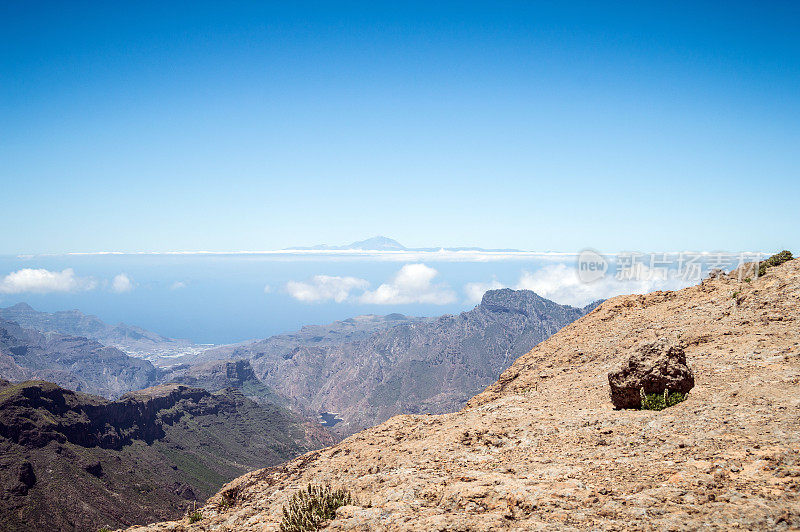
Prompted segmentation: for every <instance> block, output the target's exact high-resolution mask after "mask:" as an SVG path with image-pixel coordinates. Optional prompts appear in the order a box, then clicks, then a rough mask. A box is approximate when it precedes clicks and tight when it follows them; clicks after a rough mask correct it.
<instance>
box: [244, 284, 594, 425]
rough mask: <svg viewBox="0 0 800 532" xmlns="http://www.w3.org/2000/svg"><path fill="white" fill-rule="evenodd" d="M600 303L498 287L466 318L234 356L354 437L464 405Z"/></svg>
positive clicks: (404, 322)
mask: <svg viewBox="0 0 800 532" xmlns="http://www.w3.org/2000/svg"><path fill="white" fill-rule="evenodd" d="M591 308H594V307H593V306H590V307H587V308H586V309H578V308H574V307H569V306H564V305H559V304H557V303H554V302H552V301H550V300H547V299H544V298H542V297H540V296H538V295H536V294H535V293H533V292H531V291H529V290H509V289H504V290H492V291H489V292H487V293H486V294H485V295H484V297H483V301H482V302H481V304H480V305H478V306H477V307H475V308H474V309H473V310H471V311H469V312H463V313H461V314H459V315H457V316H450V315H448V316H442V317H439V318H434V319H419V318H416V319H411V318H406V317H405V316H400V315H392V316H387V317H385V318H384V320H383V322H384V323H383V324H381V325H380V326H378V327H376V328H375V329H374V330H373V331H372V332H368V331H369V328H368V327H365V326H364V325H360V326H359V327H355V324H354V330H353V332H352V333H351V334H350V335H349V337H347V336H343V335H342V334H341V333H340V332H339V330H338V329H335V331H336V334H328V335H325V334H323V331H320V332H319V333H318V334H317V338H318V341H311V342H310V341H309V335H308V334H304V335H302V336H301V338H292V337H286V336H282V337H275V338H270V339H267V340H264V341H262V342H257V343H255V344H251V345H249V346H242V347H239V348H237V349H235V350H234V351H233V352H232V354H233V355H235V356H237V357H249V358H250V359H251V364H252V366H253V369H254V370H255V373H256V375H257V376H258V377H259V378H260V379H261V380H262V381H263V382H264V383H265V384H266V385H267V386H269V387H270V388H272V389H274V390H275V391H276V392H277V393H278V394H280V395H282V396H284V397H286V398H288V399H289V401H290V404H291V406H292V407H293V408H297V409H298V410H301V411H303V412H306V413H308V414H310V415H314V414H320V413H331V415H332V414H336V419H337V420H338V419H340V420H341V422H340V423H338V424H336V425H335V426H334V427H333V429H332V430H334V431H335V432H337V434H340V435H350V434H352V433H354V432H357V431H359V430H361V429H363V428H366V427H369V426H373V425H375V424H377V423H380V422H382V421H385V420H386V419H388V418H390V417H391V416H393V415H396V414H401V413H432V414H437V413H443V412H452V411H455V410H458V409H459V408H461V407H462V406H464V404H465V403H466V401H467V400H468V399H469V398H470V397H472V396H473V395H474V394H476V393H478V392H479V391H480V390H482V389H483V388H485V387H486V386H487V385H489V384H491V383H492V382H494V381H495V380H496V379H497V377H498V375H500V372H502V371H503V370H504V369H506V368H507V367H508V366H509V365H510V364H511V362H513V361H514V359H516V358H517V357H518V356H520V355H521V354H523V353H525V352H527V351H528V350H530V349H531V347H533V346H534V345H536V344H537V343H539V342H541V341H542V340H544V339H545V338H547V337H549V336H550V335H552V334H553V333H555V332H556V331H558V330H559V329H561V328H562V327H563V326H565V325H567V324H568V323H571V322H573V321H575V320H576V319H578V318H580V317H581V316H583V315H584V314H585V313H586V311H588V310H590V309H591ZM389 318H392V319H391V320H389ZM392 322H394V324H393V325H392ZM371 323H376V320H374V319H372V320H371ZM304 331H305V329H304ZM297 340H300V341H297ZM329 417H331V416H329Z"/></svg>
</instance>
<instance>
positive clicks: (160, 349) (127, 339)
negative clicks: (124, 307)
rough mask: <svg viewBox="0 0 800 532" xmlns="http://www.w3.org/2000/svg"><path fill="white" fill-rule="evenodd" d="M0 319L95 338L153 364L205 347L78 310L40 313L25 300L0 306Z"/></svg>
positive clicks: (40, 328) (42, 330)
mask: <svg viewBox="0 0 800 532" xmlns="http://www.w3.org/2000/svg"><path fill="white" fill-rule="evenodd" d="M0 318H2V319H4V320H8V321H13V322H16V323H18V324H19V325H21V326H22V327H25V328H26V329H33V330H35V331H39V332H42V333H50V332H55V333H59V334H63V335H67V336H79V337H83V338H89V339H92V340H96V341H98V342H100V343H101V344H103V345H104V346H108V347H116V348H117V349H119V350H121V351H124V352H125V353H126V354H128V355H132V356H136V357H139V358H146V359H148V360H151V362H154V363H158V362H159V361H160V360H161V358H162V357H164V356H166V357H167V358H169V357H171V356H176V355H179V354H182V353H185V354H191V353H199V352H202V351H203V350H205V347H202V346H196V345H194V344H193V343H192V342H190V341H189V340H176V339H174V338H167V337H166V336H162V335H160V334H158V333H154V332H152V331H148V330H146V329H142V328H141V327H136V326H134V325H127V324H125V323H118V324H117V325H109V324H107V323H105V322H103V321H102V320H101V319H100V318H98V317H97V316H92V315H91V314H84V313H83V312H81V311H79V310H63V311H59V312H40V311H37V310H35V309H34V308H33V307H31V306H30V305H28V304H27V303H18V304H16V305H13V306H11V307H6V308H0Z"/></svg>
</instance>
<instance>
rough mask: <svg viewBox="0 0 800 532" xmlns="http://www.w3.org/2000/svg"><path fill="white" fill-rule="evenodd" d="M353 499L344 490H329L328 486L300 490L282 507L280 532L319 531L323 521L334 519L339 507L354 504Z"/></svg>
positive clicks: (310, 486)
mask: <svg viewBox="0 0 800 532" xmlns="http://www.w3.org/2000/svg"><path fill="white" fill-rule="evenodd" d="M354 503H355V499H353V496H352V495H350V492H348V491H347V490H344V489H337V490H334V489H331V487H330V486H328V485H323V486H312V485H311V484H309V485H308V487H306V489H301V490H300V491H298V492H297V493H295V494H294V495H292V497H291V498H290V499H289V503H288V504H287V505H286V506H284V507H283V520H281V528H280V530H281V532H305V531H308V530H319V529H320V528H322V525H323V524H324V523H325V521H329V520H331V519H333V518H334V517H336V509H337V508H339V507H340V506H347V505H349V504H354Z"/></svg>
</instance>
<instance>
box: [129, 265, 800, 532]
mask: <svg viewBox="0 0 800 532" xmlns="http://www.w3.org/2000/svg"><path fill="white" fill-rule="evenodd" d="M662 338H667V339H670V341H675V342H679V343H680V345H681V346H682V348H683V349H684V350H685V354H686V356H687V359H688V362H689V365H690V367H692V369H693V372H694V375H695V387H694V388H693V389H692V391H691V392H690V393H689V396H688V398H687V399H686V400H685V401H684V402H681V403H679V404H677V405H675V406H672V407H670V408H667V409H666V410H662V411H646V410H645V411H640V410H614V408H613V406H612V403H611V401H610V397H609V381H608V373H609V372H610V371H612V370H614V369H616V368H617V367H618V366H619V365H620V364H621V363H623V362H624V361H627V360H628V359H629V357H630V355H631V354H632V353H635V352H636V351H637V349H639V348H640V346H641V345H643V343H650V342H654V341H656V340H659V339H662ZM798 383H800V260H793V261H790V262H786V263H784V264H782V265H779V266H774V267H772V268H770V269H768V270H767V271H766V273H765V274H764V275H763V276H759V277H758V278H756V277H755V276H752V277H751V276H750V275H742V276H740V275H738V272H733V273H732V274H730V275H725V274H722V275H717V276H715V277H714V278H709V279H707V280H705V281H703V282H702V283H701V284H699V285H697V286H693V287H690V288H686V289H684V290H680V291H677V292H653V293H651V294H647V295H630V296H619V297H615V298H612V299H610V300H608V301H605V302H603V304H602V305H601V306H600V307H599V308H598V309H596V310H595V311H593V312H591V313H589V314H588V315H586V316H584V317H583V318H581V319H580V320H578V321H577V322H575V323H572V324H571V325H568V326H566V327H564V328H563V329H562V330H561V331H559V332H558V333H556V334H555V335H554V336H552V337H550V338H549V339H547V340H545V341H544V342H542V343H540V344H538V345H537V346H536V347H535V348H534V349H532V350H531V351H530V352H529V353H527V354H524V355H523V356H521V357H520V358H519V359H517V361H516V362H515V363H514V364H513V365H512V366H511V367H510V368H508V369H507V370H506V371H504V372H503V374H502V375H501V376H500V378H499V379H498V380H497V381H496V382H495V383H494V384H493V385H491V386H490V387H489V388H488V389H487V390H485V391H484V392H482V393H481V394H479V395H478V396H476V397H475V398H473V399H472V400H471V401H470V402H469V404H468V405H467V407H466V408H464V409H462V410H461V411H459V412H456V413H451V414H445V415H439V416H428V415H403V416H397V417H394V418H392V419H391V420H389V421H387V422H385V423H383V424H381V425H379V426H376V427H373V428H371V429H368V430H365V431H363V432H361V433H359V434H357V435H355V436H352V437H350V438H348V439H347V440H345V441H343V442H341V443H339V444H338V445H335V446H333V447H329V448H326V449H323V450H320V451H317V452H314V453H310V454H306V455H304V456H302V457H300V458H297V459H295V460H292V461H291V462H289V463H287V464H284V465H282V466H278V467H274V468H270V469H263V470H260V471H255V472H252V473H249V474H247V475H245V476H243V477H241V478H239V479H237V480H236V481H234V482H232V483H231V484H229V485H227V486H226V487H225V488H223V491H222V492H221V493H220V494H218V495H216V496H214V497H212V498H211V499H210V500H209V501H208V503H207V504H206V505H205V506H204V507H203V508H201V509H200V512H201V514H200V515H202V519H201V520H200V521H199V522H197V523H194V524H190V523H189V522H188V520H183V521H179V522H172V523H159V524H155V525H151V526H146V527H139V528H135V529H133V530H135V531H136V532H161V531H167V530H169V531H173V532H179V531H185V530H192V531H201V530H203V531H210V530H237V531H242V532H248V531H255V530H258V531H268V530H277V529H278V523H279V522H280V520H281V513H282V509H283V508H284V505H285V504H286V503H287V500H288V499H289V497H290V496H292V494H294V493H295V492H296V491H297V489H298V487H302V486H305V485H307V484H308V483H312V482H313V483H315V484H324V483H329V484H331V485H333V486H335V487H341V488H344V489H346V490H348V491H350V493H351V494H352V495H353V497H354V499H355V504H352V505H348V506H344V507H341V508H339V510H338V511H337V512H336V518H335V519H334V520H332V521H330V522H329V523H328V524H327V528H326V530H424V531H428V530H475V531H481V530H487V531H488V530H519V531H522V530H731V529H741V530H796V529H798V528H800V451H798V449H800V436H799V435H800V416H798V415H797V412H798V409H800V391H799V390H800V389H799V388H798V386H799V384H798ZM232 491H235V492H236V493H237V495H238V497H237V501H236V504H234V505H225V504H223V502H224V500H225V498H224V493H231V492H232Z"/></svg>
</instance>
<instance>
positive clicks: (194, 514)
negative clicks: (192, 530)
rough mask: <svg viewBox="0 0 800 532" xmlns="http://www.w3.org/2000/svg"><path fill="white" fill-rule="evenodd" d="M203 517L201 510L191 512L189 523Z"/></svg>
mask: <svg viewBox="0 0 800 532" xmlns="http://www.w3.org/2000/svg"><path fill="white" fill-rule="evenodd" d="M201 519H203V514H201V513H200V511H199V510H195V511H194V512H192V513H190V514H189V523H190V524H191V523H196V522H198V521H200V520H201Z"/></svg>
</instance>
